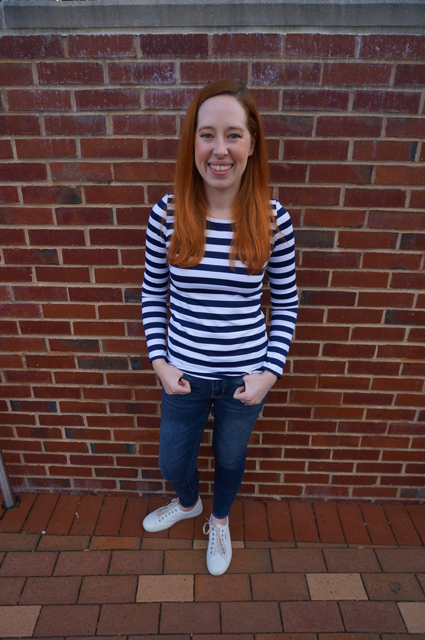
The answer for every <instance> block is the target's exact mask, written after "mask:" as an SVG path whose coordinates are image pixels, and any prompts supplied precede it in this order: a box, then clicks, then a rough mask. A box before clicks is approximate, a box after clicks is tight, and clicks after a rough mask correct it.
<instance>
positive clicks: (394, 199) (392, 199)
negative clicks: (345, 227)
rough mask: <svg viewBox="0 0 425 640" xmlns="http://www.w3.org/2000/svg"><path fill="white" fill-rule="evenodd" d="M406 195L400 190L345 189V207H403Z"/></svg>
mask: <svg viewBox="0 0 425 640" xmlns="http://www.w3.org/2000/svg"><path fill="white" fill-rule="evenodd" d="M405 201H406V193H405V192H404V191H402V190H401V189H347V190H346V192H345V199H344V206H347V207H368V208H369V207H382V206H383V207H385V206H387V207H403V206H404V204H405Z"/></svg>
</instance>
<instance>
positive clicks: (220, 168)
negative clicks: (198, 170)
mask: <svg viewBox="0 0 425 640" xmlns="http://www.w3.org/2000/svg"><path fill="white" fill-rule="evenodd" d="M210 167H211V169H212V170H213V171H228V170H229V169H231V168H232V165H231V164H210Z"/></svg>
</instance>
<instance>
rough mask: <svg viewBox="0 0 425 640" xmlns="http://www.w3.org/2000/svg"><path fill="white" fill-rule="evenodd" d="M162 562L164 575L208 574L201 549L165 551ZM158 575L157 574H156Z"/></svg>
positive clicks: (203, 552)
mask: <svg viewBox="0 0 425 640" xmlns="http://www.w3.org/2000/svg"><path fill="white" fill-rule="evenodd" d="M164 553H165V560H164V573H182V574H187V573H189V574H195V573H208V569H207V564H206V560H205V551H204V550H203V549H192V550H190V551H186V550H184V549H182V550H181V551H174V550H167V551H165V552H164ZM158 573H159V572H158Z"/></svg>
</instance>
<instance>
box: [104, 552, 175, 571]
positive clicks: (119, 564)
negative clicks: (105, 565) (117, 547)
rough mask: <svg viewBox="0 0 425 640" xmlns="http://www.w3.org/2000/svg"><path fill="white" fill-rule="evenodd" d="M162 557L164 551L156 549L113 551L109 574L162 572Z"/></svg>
mask: <svg viewBox="0 0 425 640" xmlns="http://www.w3.org/2000/svg"><path fill="white" fill-rule="evenodd" d="M97 553H99V552H97ZM163 559H164V552H163V551H158V550H152V551H143V550H141V551H113V552H112V560H111V566H110V568H109V575H130V574H136V575H139V574H152V573H162V564H163Z"/></svg>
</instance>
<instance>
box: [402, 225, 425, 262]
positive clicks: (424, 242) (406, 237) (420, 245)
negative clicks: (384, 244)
mask: <svg viewBox="0 0 425 640" xmlns="http://www.w3.org/2000/svg"><path fill="white" fill-rule="evenodd" d="M421 225H422V222H421V223H420V224H419V226H421ZM424 248H425V234H419V233H403V235H402V237H401V244H400V249H404V250H406V249H407V250H410V249H413V250H414V249H419V250H421V249H424ZM415 257H419V256H415Z"/></svg>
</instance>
